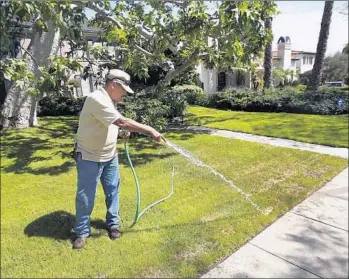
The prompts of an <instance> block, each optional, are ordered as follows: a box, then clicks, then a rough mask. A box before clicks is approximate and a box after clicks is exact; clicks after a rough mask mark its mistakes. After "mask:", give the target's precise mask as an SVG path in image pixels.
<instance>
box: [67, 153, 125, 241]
mask: <svg viewBox="0 0 349 279" xmlns="http://www.w3.org/2000/svg"><path fill="white" fill-rule="evenodd" d="M76 166H77V171H78V189H77V193H76V200H75V208H76V215H75V216H76V220H75V227H74V231H75V233H76V235H77V236H78V237H88V236H89V234H90V216H91V213H92V210H93V206H94V202H95V196H96V189H97V184H98V182H99V180H100V181H101V183H102V186H103V190H104V194H105V204H106V206H107V214H106V223H107V227H108V228H118V227H119V220H120V217H119V188H120V172H119V162H118V157H115V158H114V159H112V160H110V161H107V162H102V163H98V162H92V161H87V160H83V159H82V156H81V153H78V155H77V158H76Z"/></svg>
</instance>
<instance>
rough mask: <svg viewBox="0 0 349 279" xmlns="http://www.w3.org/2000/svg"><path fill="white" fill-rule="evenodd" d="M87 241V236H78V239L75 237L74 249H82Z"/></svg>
mask: <svg viewBox="0 0 349 279" xmlns="http://www.w3.org/2000/svg"><path fill="white" fill-rule="evenodd" d="M85 243H86V238H85V237H78V238H77V239H75V241H74V243H73V249H82V248H84V246H85Z"/></svg>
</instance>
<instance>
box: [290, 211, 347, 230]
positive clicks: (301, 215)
mask: <svg viewBox="0 0 349 279" xmlns="http://www.w3.org/2000/svg"><path fill="white" fill-rule="evenodd" d="M292 210H293V209H292ZM292 210H291V211H289V212H290V213H292V214H294V215H298V216H300V217H303V218H306V219H310V220H313V221H315V222H319V223H321V224H324V225H326V226H330V227H332V228H335V229H338V230H342V231H345V232H348V230H346V229H343V228H340V227H337V226H334V225H331V224H328V223H325V222H322V221H320V220H317V219H314V218H311V217H308V216H305V215H303V214H300V213H296V212H293V211H292Z"/></svg>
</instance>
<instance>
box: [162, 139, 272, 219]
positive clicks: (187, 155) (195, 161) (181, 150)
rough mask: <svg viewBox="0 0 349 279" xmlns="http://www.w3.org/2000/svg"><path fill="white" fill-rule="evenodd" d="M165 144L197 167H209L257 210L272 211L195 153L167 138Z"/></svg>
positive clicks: (265, 213) (264, 212)
mask: <svg viewBox="0 0 349 279" xmlns="http://www.w3.org/2000/svg"><path fill="white" fill-rule="evenodd" d="M165 143H166V145H167V146H168V147H170V148H172V149H173V150H175V151H176V152H178V153H179V154H181V155H182V156H183V157H185V158H187V159H188V160H189V161H190V162H192V163H193V164H194V165H196V166H199V167H204V168H207V169H209V170H210V171H211V172H212V173H213V174H214V175H216V176H218V177H220V178H221V179H222V180H223V181H225V182H226V183H228V184H229V185H230V186H231V187H232V188H234V189H235V190H236V191H237V192H238V193H239V194H241V195H242V196H244V197H245V199H246V200H247V201H249V202H250V204H252V205H253V207H254V208H256V209H257V210H258V211H259V212H261V213H262V214H264V215H267V214H269V213H270V212H271V211H272V208H268V209H265V210H263V209H262V208H260V206H259V205H257V204H256V203H255V202H254V201H253V200H252V199H251V194H246V193H245V192H244V191H242V190H241V189H240V188H239V187H237V186H236V185H235V184H234V183H233V182H232V181H231V180H229V179H227V178H226V177H225V176H224V175H223V174H221V173H219V172H218V171H216V170H215V169H214V168H212V167H211V166H209V165H207V164H205V163H204V162H202V161H201V160H199V159H198V158H197V157H195V155H193V154H192V153H190V152H189V151H188V150H186V149H184V148H183V147H180V146H178V145H176V144H174V143H172V142H170V141H168V140H166V141H165Z"/></svg>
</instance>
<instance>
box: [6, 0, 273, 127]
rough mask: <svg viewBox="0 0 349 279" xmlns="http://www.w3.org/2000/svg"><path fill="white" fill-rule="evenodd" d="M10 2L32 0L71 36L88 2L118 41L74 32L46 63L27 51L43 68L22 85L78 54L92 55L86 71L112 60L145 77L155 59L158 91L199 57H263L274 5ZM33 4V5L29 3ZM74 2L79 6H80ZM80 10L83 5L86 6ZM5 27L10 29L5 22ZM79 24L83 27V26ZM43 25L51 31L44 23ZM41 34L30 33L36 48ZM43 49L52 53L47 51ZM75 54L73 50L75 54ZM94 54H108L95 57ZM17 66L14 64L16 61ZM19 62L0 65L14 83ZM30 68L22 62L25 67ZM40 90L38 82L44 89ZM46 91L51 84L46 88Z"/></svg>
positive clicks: (215, 61) (225, 64)
mask: <svg viewBox="0 0 349 279" xmlns="http://www.w3.org/2000/svg"><path fill="white" fill-rule="evenodd" d="M7 2H8V5H9V6H10V7H11V5H12V6H13V3H16V4H17V5H22V7H24V9H27V10H26V12H25V14H28V13H29V12H28V8H29V9H30V12H31V15H35V14H40V15H46V14H52V15H53V14H54V16H50V17H48V18H46V19H45V20H43V23H44V24H45V25H46V22H48V21H49V20H51V21H52V22H53V23H56V25H55V26H56V28H55V29H54V32H57V30H58V29H59V30H60V37H61V40H62V39H63V38H65V37H67V36H68V35H69V36H68V38H67V39H69V38H70V37H72V36H73V35H74V34H70V33H75V32H69V31H74V30H75V29H74V28H76V27H75V25H76V26H78V25H77V24H75V25H72V26H67V23H68V22H71V19H70V17H72V14H74V15H75V17H78V16H80V20H81V18H84V17H86V14H85V11H86V10H93V11H94V12H95V13H96V14H95V17H94V19H93V20H91V21H90V22H89V25H92V26H95V27H98V28H99V29H100V30H101V38H100V39H101V40H104V41H106V42H108V43H109V44H112V45H114V46H113V48H114V49H113V50H110V49H106V47H104V46H96V47H91V46H88V44H86V43H85V44H82V43H76V41H77V39H76V38H74V39H71V40H69V43H70V45H71V47H72V50H71V52H70V54H68V57H67V58H59V57H53V56H50V57H49V59H48V61H50V62H49V63H46V64H45V63H44V64H42V62H43V61H40V60H39V59H36V57H34V56H33V54H32V53H30V52H29V51H28V52H29V53H30V54H31V55H29V54H28V56H33V57H34V58H35V60H38V62H37V63H36V64H38V65H37V66H36V67H37V68H38V69H39V72H38V75H37V76H35V75H30V76H26V78H27V79H30V80H31V82H32V84H34V81H40V83H39V84H36V86H32V87H31V88H27V87H26V88H24V90H22V91H23V94H28V93H29V92H36V94H39V93H38V92H37V89H38V88H42V86H41V85H42V84H45V82H46V81H49V82H51V83H54V78H53V76H57V75H62V73H65V72H66V69H67V68H72V67H73V68H76V67H77V66H78V65H77V63H76V62H77V61H78V60H79V61H80V60H84V61H86V63H88V66H86V67H85V71H84V73H86V75H95V76H96V77H103V73H105V72H106V71H107V70H108V69H109V68H111V67H119V68H122V69H125V70H127V71H129V72H131V73H132V74H134V75H137V76H138V77H140V78H146V77H148V75H149V73H148V70H149V68H150V67H151V66H157V67H161V68H162V69H163V70H164V71H165V73H166V74H165V75H164V77H163V78H161V79H160V80H159V82H158V83H157V84H156V85H155V86H154V90H153V94H154V96H158V95H159V94H161V93H162V92H163V90H162V89H163V88H164V87H165V86H168V85H169V84H170V82H171V81H172V80H173V79H175V78H176V77H178V76H179V75H180V74H181V73H183V72H184V71H186V70H188V69H190V68H192V67H195V65H197V63H198V62H199V61H203V62H204V63H205V64H206V66H207V67H209V68H223V69H227V70H229V69H231V68H233V67H238V68H243V67H249V66H250V64H251V63H252V62H253V61H254V60H255V59H256V58H258V57H259V55H260V49H262V48H263V47H264V46H265V44H266V39H267V32H266V31H265V27H264V23H263V22H264V20H265V19H266V18H269V17H271V16H272V15H273V14H275V13H276V6H275V4H274V3H272V2H270V4H268V3H269V2H268V3H265V2H264V1H229V0H227V1H219V2H216V6H215V8H214V9H213V10H211V9H209V7H208V6H207V3H205V1H203V0H199V1H189V0H164V1H158V0H145V1H117V2H114V3H113V5H112V4H111V3H110V1H109V0H101V1H87V0H85V1H57V2H54V1H33V2H22V1H7ZM35 5H39V6H35ZM40 5H41V6H40ZM73 5H75V6H73ZM33 7H34V8H35V9H36V10H35V12H33V11H32V10H33ZM45 7H46V8H45ZM52 9H58V10H59V11H60V12H59V13H50V12H48V11H51V10H52ZM74 9H80V10H77V12H75V11H74ZM81 10H82V11H84V12H82V13H81ZM15 11H16V9H13V10H11V11H7V14H9V15H10V18H11V17H13V16H14V15H15ZM62 29H63V30H65V32H63V31H62ZM5 31H6V32H5V33H8V32H7V31H8V30H5ZM75 31H77V33H79V32H80V33H81V28H80V30H79V29H78V30H75ZM44 32H48V33H51V32H53V31H50V30H48V28H46V30H44ZM63 34H64V35H63ZM41 35H42V33H41ZM80 35H81V34H80ZM73 37H74V36H73ZM78 37H79V36H78ZM39 41H40V40H32V42H33V49H35V48H36V44H39ZM34 45H35V46H34ZM38 48H40V47H38ZM45 48H48V47H45ZM87 50H88V52H89V53H90V54H91V57H94V58H95V59H94V61H92V60H91V59H89V58H88V56H87V55H86V52H87ZM46 53H50V55H52V52H50V51H46ZM73 54H74V57H75V58H73V57H72V56H73ZM69 55H70V56H69ZM74 59H75V60H74ZM96 59H99V60H103V61H104V62H103V63H99V64H98V65H95V64H96V62H95V60H96ZM15 61H16V60H15V59H9V63H7V64H6V65H7V66H8V65H10V64H11V63H12V64H14V62H15ZM46 61H47V60H46ZM20 62H21V61H20ZM53 65H55V66H54V67H53ZM16 67H17V68H16V71H17V70H18V69H19V68H18V65H16ZM50 67H51V68H53V69H54V71H53V72H52V71H51V72H48V69H49V68H50ZM14 68H15V67H12V68H11V67H7V69H6V67H5V68H2V69H1V68H0V71H2V72H4V73H5V76H6V78H7V79H10V80H11V81H12V82H13V84H16V83H17V84H18V83H19V84H21V83H22V85H23V82H22V81H21V79H20V78H18V74H17V73H18V72H16V71H14ZM11 71H12V72H11ZM14 72H15V74H14ZM25 72H26V71H25V70H22V74H23V75H24V73H25ZM29 72H32V71H29ZM11 73H12V74H11ZM22 80H23V79H22ZM29 89H30V90H29ZM42 92H43V91H42V90H40V94H41V93H42ZM46 93H49V91H47V90H46ZM40 94H39V95H40ZM14 99H16V98H14ZM5 102H6V101H5ZM20 107H21V106H20ZM2 111H3V110H2ZM4 116H5V117H6V118H8V119H10V118H11V119H16V118H18V114H17V113H16V112H15V113H10V114H9V115H8V116H7V115H5V114H4ZM25 123H30V122H25ZM14 126H16V125H14Z"/></svg>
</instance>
